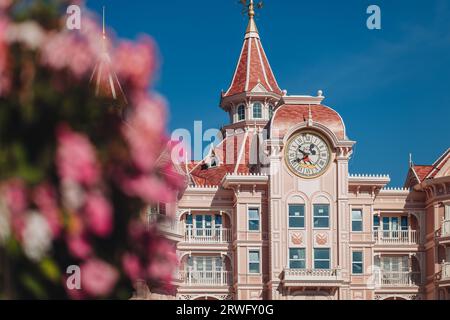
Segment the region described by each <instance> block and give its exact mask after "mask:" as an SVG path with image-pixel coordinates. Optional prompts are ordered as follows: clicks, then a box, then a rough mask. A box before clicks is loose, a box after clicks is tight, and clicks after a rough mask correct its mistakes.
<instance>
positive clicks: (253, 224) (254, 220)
mask: <svg viewBox="0 0 450 320" xmlns="http://www.w3.org/2000/svg"><path fill="white" fill-rule="evenodd" d="M248 230H249V231H259V209H258V208H251V209H248Z"/></svg>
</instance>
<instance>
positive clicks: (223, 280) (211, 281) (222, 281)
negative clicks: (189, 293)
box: [179, 270, 233, 287]
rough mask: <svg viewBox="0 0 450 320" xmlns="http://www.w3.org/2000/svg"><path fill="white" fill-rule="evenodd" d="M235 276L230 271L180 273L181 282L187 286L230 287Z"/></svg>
mask: <svg viewBox="0 0 450 320" xmlns="http://www.w3.org/2000/svg"><path fill="white" fill-rule="evenodd" d="M232 277H233V274H232V272H230V271H223V270H221V271H197V270H190V271H180V272H179V280H180V282H181V284H182V285H185V286H194V287H195V286H199V287H201V286H208V287H209V286H230V285H231V284H232Z"/></svg>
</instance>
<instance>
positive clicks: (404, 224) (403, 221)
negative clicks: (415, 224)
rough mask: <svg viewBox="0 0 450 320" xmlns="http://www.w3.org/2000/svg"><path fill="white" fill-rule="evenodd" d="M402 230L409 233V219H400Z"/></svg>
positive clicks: (404, 217)
mask: <svg viewBox="0 0 450 320" xmlns="http://www.w3.org/2000/svg"><path fill="white" fill-rule="evenodd" d="M400 228H401V230H402V231H408V217H406V216H403V217H401V218H400Z"/></svg>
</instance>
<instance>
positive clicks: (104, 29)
mask: <svg viewBox="0 0 450 320" xmlns="http://www.w3.org/2000/svg"><path fill="white" fill-rule="evenodd" d="M105 37H106V28H105V6H103V38H105Z"/></svg>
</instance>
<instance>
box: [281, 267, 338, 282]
mask: <svg viewBox="0 0 450 320" xmlns="http://www.w3.org/2000/svg"><path fill="white" fill-rule="evenodd" d="M341 279H342V278H341V270H340V269H327V270H322V269H285V270H284V280H285V281H320V282H337V281H340V280H341Z"/></svg>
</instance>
